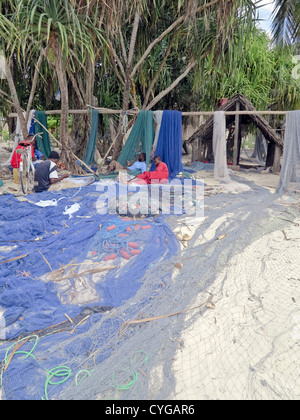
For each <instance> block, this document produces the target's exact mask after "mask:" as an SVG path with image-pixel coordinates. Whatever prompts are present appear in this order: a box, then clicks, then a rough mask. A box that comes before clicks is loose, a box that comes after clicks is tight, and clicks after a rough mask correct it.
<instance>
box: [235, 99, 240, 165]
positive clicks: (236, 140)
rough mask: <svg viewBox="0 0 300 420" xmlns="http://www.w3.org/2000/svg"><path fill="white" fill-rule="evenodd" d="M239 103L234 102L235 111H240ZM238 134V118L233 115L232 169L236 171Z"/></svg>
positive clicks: (237, 115) (236, 115)
mask: <svg viewBox="0 0 300 420" xmlns="http://www.w3.org/2000/svg"><path fill="white" fill-rule="evenodd" d="M240 107H241V105H240V101H236V103H235V109H236V111H237V112H239V111H240ZM239 132H240V116H239V114H235V128H234V146H233V169H237V165H238V155H239Z"/></svg>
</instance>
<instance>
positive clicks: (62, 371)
mask: <svg viewBox="0 0 300 420" xmlns="http://www.w3.org/2000/svg"><path fill="white" fill-rule="evenodd" d="M32 338H34V339H35V341H34V345H33V347H32V349H31V350H30V351H24V350H17V351H15V352H14V354H13V357H14V356H15V355H16V354H25V357H24V359H23V360H25V359H27V358H28V357H32V358H33V359H34V360H35V361H36V362H37V363H38V364H39V365H40V367H41V368H42V369H43V370H45V371H46V372H47V378H46V382H45V387H44V392H45V398H43V397H42V398H41V399H42V400H44V399H46V400H49V398H48V387H49V385H52V386H55V385H61V384H63V383H65V382H66V381H67V380H68V379H69V378H70V376H71V375H72V371H71V369H70V368H69V367H68V366H57V367H54V368H52V369H51V370H48V369H46V368H44V367H43V366H41V364H40V362H39V361H38V360H37V358H36V357H35V356H34V354H33V352H34V350H35V348H36V346H37V344H38V341H39V337H38V336H37V335H32V336H28V337H25V338H23V339H22V340H20V341H16V342H15V343H14V344H12V345H11V346H10V347H9V348H8V349H7V350H6V353H5V357H4V366H5V365H7V363H8V362H9V359H10V357H11V354H12V352H13V350H12V352H10V350H11V349H13V348H14V347H15V346H16V345H17V344H20V343H22V342H23V341H25V340H27V341H30V340H31V339H32ZM13 357H12V358H13ZM3 372H4V368H3V369H2V372H1V377H0V384H1V385H2V377H3ZM53 378H63V379H61V380H58V381H57V382H54V381H52V379H53Z"/></svg>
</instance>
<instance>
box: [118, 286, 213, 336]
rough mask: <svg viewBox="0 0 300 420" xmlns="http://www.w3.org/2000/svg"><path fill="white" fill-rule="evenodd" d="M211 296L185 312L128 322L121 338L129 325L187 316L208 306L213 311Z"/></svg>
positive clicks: (124, 325)
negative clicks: (186, 314) (188, 313)
mask: <svg viewBox="0 0 300 420" xmlns="http://www.w3.org/2000/svg"><path fill="white" fill-rule="evenodd" d="M207 293H209V292H207ZM209 294H210V298H209V299H208V300H207V301H206V302H204V303H201V305H198V306H195V307H193V308H190V309H185V310H184V311H179V312H175V313H172V314H167V315H161V316H155V317H151V318H144V319H138V320H136V321H126V322H125V323H124V324H123V325H122V327H121V329H120V338H121V336H122V334H123V333H124V331H126V330H127V328H128V327H129V325H137V324H143V323H146V322H152V321H158V320H160V319H165V318H170V317H173V316H177V315H182V314H185V313H187V312H190V311H194V310H196V309H199V308H201V307H202V306H204V305H206V307H207V308H209V309H212V305H211V301H212V298H213V295H212V294H211V293H209Z"/></svg>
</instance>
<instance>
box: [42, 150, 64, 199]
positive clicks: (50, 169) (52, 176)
mask: <svg viewBox="0 0 300 420" xmlns="http://www.w3.org/2000/svg"><path fill="white" fill-rule="evenodd" d="M59 159H60V156H59V154H58V153H57V152H51V153H50V156H49V159H48V160H46V161H44V162H41V163H40V164H39V165H38V166H37V168H36V171H35V176H34V180H35V182H36V183H37V185H36V186H35V187H34V191H35V192H36V193H40V192H43V191H48V189H49V188H50V185H52V184H57V183H58V182H61V181H62V180H63V179H65V178H68V177H69V175H68V174H66V175H63V176H61V177H59V176H58V173H57V163H58V162H59Z"/></svg>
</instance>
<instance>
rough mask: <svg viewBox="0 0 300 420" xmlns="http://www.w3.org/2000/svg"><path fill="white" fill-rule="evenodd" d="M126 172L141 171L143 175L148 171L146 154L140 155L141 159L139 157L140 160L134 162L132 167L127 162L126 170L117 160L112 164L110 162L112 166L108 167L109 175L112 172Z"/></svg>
mask: <svg viewBox="0 0 300 420" xmlns="http://www.w3.org/2000/svg"><path fill="white" fill-rule="evenodd" d="M124 170H127V171H130V172H134V171H138V170H140V171H141V173H142V174H143V173H144V172H145V171H146V170H147V164H146V153H140V154H139V157H138V160H137V161H136V162H134V164H133V165H130V162H129V161H127V167H126V168H124V167H123V166H122V165H121V164H120V163H119V162H117V161H116V160H113V161H112V162H110V164H109V165H108V167H107V173H108V174H109V173H110V172H111V171H114V172H120V171H124Z"/></svg>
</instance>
